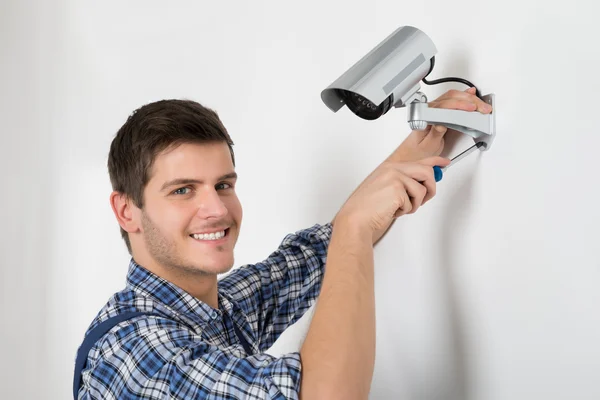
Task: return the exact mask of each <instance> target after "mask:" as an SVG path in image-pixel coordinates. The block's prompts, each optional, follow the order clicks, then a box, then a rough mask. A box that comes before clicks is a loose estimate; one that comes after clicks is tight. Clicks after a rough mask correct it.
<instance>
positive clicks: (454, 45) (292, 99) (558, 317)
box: [0, 0, 600, 400]
mask: <svg viewBox="0 0 600 400" xmlns="http://www.w3.org/2000/svg"><path fill="white" fill-rule="evenodd" d="M599 8H600V6H598V5H597V3H594V2H592V1H591V0H589V1H585V0H574V1H570V2H536V1H533V0H520V1H517V0H505V1H502V2H493V3H492V2H481V1H479V2H477V1H453V2H449V1H443V0H433V1H429V2H398V1H371V2H368V3H367V2H364V1H363V2H358V1H348V0H346V1H328V2H323V1H304V2H295V3H291V2H282V1H255V2H244V1H238V2H191V1H189V2H178V3H169V5H167V4H166V3H164V2H157V1H128V2H117V1H103V2H91V1H65V0H63V1H55V2H52V5H50V4H48V3H46V2H42V1H29V2H27V1H23V2H21V1H13V2H6V1H5V2H3V3H2V5H1V9H0V32H1V35H0V44H1V47H0V56H1V61H2V62H1V63H0V71H1V76H0V79H1V81H0V82H1V83H2V90H1V91H0V101H1V107H0V115H1V116H2V121H3V122H2V124H3V126H2V157H1V158H0V166H1V168H2V171H1V173H0V177H1V179H2V181H1V183H2V189H3V190H2V193H3V196H2V198H1V207H0V209H1V214H0V215H1V216H2V225H3V227H4V229H3V230H2V232H1V233H0V235H2V236H1V238H2V240H1V243H2V248H1V250H2V251H1V253H2V255H1V258H0V261H1V267H0V276H1V279H2V303H1V305H0V307H1V308H0V309H1V310H2V320H3V323H2V326H3V329H2V333H1V335H2V336H1V338H0V339H1V343H2V347H1V351H2V353H1V354H2V355H3V362H2V363H1V365H2V367H1V368H2V369H1V370H0V381H1V382H0V398H7V399H9V398H10V399H16V398H19V399H27V398H32V399H33V398H49V399H64V398H69V397H70V393H71V385H72V370H73V362H74V357H75V352H76V349H77V346H78V345H79V344H80V342H81V340H82V335H83V333H84V331H85V329H86V328H87V326H88V324H89V323H90V322H91V320H92V319H93V318H94V316H95V315H96V313H97V312H98V311H99V309H100V307H102V305H103V304H104V303H105V301H106V300H107V299H108V297H109V296H110V295H112V294H113V293H114V292H115V291H118V290H120V289H121V288H122V287H123V285H124V281H125V275H126V272H127V264H128V261H129V257H128V254H127V251H126V248H125V245H124V243H123V242H122V240H121V238H120V235H119V230H118V225H117V222H116V220H115V218H114V216H113V214H112V211H111V209H110V205H109V201H108V199H109V194H110V190H111V188H110V183H109V179H108V172H107V169H106V160H107V155H108V149H109V145H110V142H111V140H112V138H113V136H114V134H115V133H116V131H117V130H118V128H119V127H120V126H121V124H122V123H123V122H124V121H125V119H126V118H127V116H128V115H129V114H130V113H131V112H132V111H133V110H134V109H136V108H137V107H139V106H141V105H142V104H145V103H148V102H150V101H155V100H159V99H163V98H190V99H193V100H197V101H199V102H201V103H203V104H205V105H207V106H209V107H212V108H214V109H215V110H217V111H218V113H219V115H220V116H221V118H222V120H223V122H224V124H225V126H226V127H227V129H228V130H229V132H230V134H231V135H232V138H233V140H234V142H235V147H234V149H235V151H236V161H237V172H238V174H239V177H240V178H239V183H238V185H237V192H238V195H239V197H240V200H241V202H242V205H243V207H244V221H243V224H242V230H241V234H240V238H239V242H238V246H237V248H236V253H235V256H236V266H239V265H241V264H244V263H254V262H258V261H260V260H262V259H264V258H266V257H267V256H268V255H269V254H270V253H271V252H272V251H273V250H274V249H275V248H276V247H277V246H278V244H279V242H280V241H281V239H283V237H284V236H285V234H287V233H289V232H293V231H295V230H298V229H302V228H305V227H308V226H311V225H313V224H314V223H317V222H318V223H325V222H327V221H329V220H330V219H331V218H332V217H333V215H334V214H335V212H336V211H337V210H338V209H339V207H340V206H341V205H342V203H343V202H344V201H345V200H346V198H347V196H348V195H349V194H350V193H351V192H352V190H353V189H354V188H355V187H356V185H358V184H359V183H360V182H361V181H362V179H364V178H365V177H366V176H367V174H368V173H370V172H371V170H372V169H373V168H375V167H376V166H377V165H378V164H379V162H381V161H382V160H383V159H384V158H385V157H386V156H387V155H389V153H390V152H391V151H393V149H394V148H395V147H396V146H397V145H398V144H399V143H400V142H401V141H402V140H403V139H404V138H405V137H406V135H407V134H408V133H409V130H410V129H409V127H408V124H407V123H406V113H405V110H404V109H394V110H392V111H390V112H389V113H388V114H386V115H385V116H384V117H382V118H380V119H379V120H376V121H364V120H361V119H359V118H358V117H356V116H354V115H353V114H351V113H350V112H349V111H348V109H346V108H344V109H342V110H341V111H340V112H339V113H337V114H334V113H332V112H331V111H330V110H329V109H328V108H327V107H326V106H325V105H324V104H323V103H322V101H321V99H320V92H321V90H322V89H324V88H325V87H327V86H328V85H329V84H330V83H331V82H332V81H333V80H335V79H336V78H337V77H338V76H339V75H340V74H342V73H343V72H344V71H345V70H346V69H347V68H349V67H350V66H351V65H352V64H353V63H354V62H355V61H356V60H358V59H359V58H360V57H362V56H363V55H364V54H366V53H367V52H368V51H369V50H370V49H371V48H373V47H374V46H375V45H376V44H377V43H379V41H381V40H382V39H383V38H385V37H386V36H387V35H389V34H390V33H391V32H393V31H394V30H395V29H397V28H398V27H400V26H403V25H411V26H415V27H417V28H419V29H421V30H422V31H424V32H425V33H426V34H428V35H429V36H430V37H431V38H432V40H433V41H434V43H435V45H436V47H437V49H438V54H437V55H436V66H435V69H434V70H433V72H432V74H431V76H430V78H432V79H434V78H441V77H446V76H458V77H461V78H465V79H468V80H470V81H472V82H473V83H475V84H476V85H478V86H479V88H480V89H481V91H482V93H483V94H486V93H495V94H496V99H497V107H496V114H497V130H498V134H497V137H496V140H495V142H494V144H493V146H492V148H491V150H490V151H488V152H485V153H479V154H477V155H471V156H469V157H468V158H467V159H465V160H463V161H462V162H461V163H460V164H457V165H456V166H455V167H452V168H451V169H449V170H448V172H447V173H446V174H445V176H444V179H443V181H442V182H440V183H439V185H438V195H437V197H436V198H435V199H434V201H432V202H430V203H429V204H427V205H426V206H425V207H423V208H422V209H421V210H420V211H419V212H418V213H417V214H415V215H411V216H408V217H403V218H401V219H400V220H398V221H397V222H396V223H395V224H394V225H393V226H392V228H391V230H390V232H389V233H388V234H387V236H385V237H384V239H383V240H382V241H381V242H380V243H379V244H378V245H377V248H376V252H375V258H376V260H375V264H376V296H377V299H376V304H377V358H376V368H375V374H374V379H373V385H372V391H371V398H372V399H422V400H430V399H449V400H453V399H457V400H458V399H466V400H480V399H481V400H506V399H511V400H517V399H519V400H520V399H523V400H525V399H527V400H529V399H545V400H550V399H552V400H554V399H556V400H558V399H578V400H587V399H599V398H600V379H599V378H600V339H599V338H600V311H599V306H600V290H599V289H598V288H599V286H600V254H599V251H598V241H599V238H600V234H598V226H600V211H599V208H598V204H600V198H599V197H600V196H599V195H600V188H599V186H598V174H597V172H596V170H595V168H597V152H598V149H599V148H600V135H599V133H598V132H599V130H598V126H597V119H596V116H597V115H598V109H597V107H598V101H597V97H598V95H599V93H600V83H599V81H598V79H597V77H596V75H597V71H599V70H600V68H599V67H600V50H599V48H598V45H597V43H596V42H597V38H598V37H600V25H598V24H597V21H596V16H597V15H598V12H599ZM451 88H456V89H460V90H464V89H466V86H464V85H461V84H444V85H438V86H432V87H429V86H425V85H423V86H422V90H423V92H424V93H426V94H427V96H428V97H429V99H430V100H433V99H435V98H436V97H437V96H438V95H440V94H442V93H443V92H445V91H446V90H448V89H451ZM456 139H457V140H454V141H451V142H452V143H449V146H448V148H447V151H446V153H445V155H448V156H452V155H455V154H457V153H458V152H460V151H462V150H464V149H466V148H467V147H468V146H469V145H470V144H472V140H471V139H470V138H468V137H467V136H464V135H463V136H459V137H458V138H456ZM309 322H310V315H307V316H306V318H304V319H302V320H301V321H300V322H299V323H298V324H297V326H294V327H293V328H292V329H290V330H288V331H287V332H285V334H284V336H283V337H282V338H281V340H280V341H279V342H278V343H276V345H275V346H274V348H273V349H272V351H273V352H274V353H277V352H285V351H288V350H294V349H297V348H298V346H299V345H300V343H301V342H302V340H303V335H304V334H305V332H306V329H307V327H308V323H309Z"/></svg>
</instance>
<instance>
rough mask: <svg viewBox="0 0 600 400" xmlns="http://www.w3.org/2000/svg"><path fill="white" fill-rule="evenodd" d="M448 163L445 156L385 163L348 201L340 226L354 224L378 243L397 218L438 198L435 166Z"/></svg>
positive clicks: (340, 212) (339, 221) (340, 215)
mask: <svg viewBox="0 0 600 400" xmlns="http://www.w3.org/2000/svg"><path fill="white" fill-rule="evenodd" d="M448 164H450V160H448V159H447V158H442V157H430V158H426V159H423V160H420V161H418V162H395V161H392V160H385V161H384V162H383V163H381V164H380V165H379V166H378V167H377V168H376V169H375V170H374V171H373V172H372V173H371V174H370V175H369V176H368V177H367V178H366V179H365V180H364V181H363V182H362V183H361V184H360V185H359V186H358V188H357V189H356V190H355V191H354V192H353V193H352V195H351V196H350V197H349V198H348V200H346V202H345V203H344V205H343V206H342V208H341V209H340V211H339V212H338V214H337V215H336V217H335V221H336V222H335V223H336V225H337V224H340V223H341V224H342V225H344V224H352V225H353V228H358V229H359V230H360V231H361V232H366V233H370V234H371V235H372V238H373V244H375V242H377V241H378V240H379V239H380V238H381V236H383V234H384V233H385V232H386V231H387V229H388V228H389V226H390V225H391V223H392V222H393V221H394V220H395V219H396V218H398V217H400V216H402V215H406V214H414V213H415V212H417V210H418V209H419V208H420V207H421V206H422V205H424V204H425V203H427V202H428V201H429V200H431V198H433V197H434V196H435V193H436V182H435V178H434V175H433V167H434V166H435V165H439V166H442V167H444V166H446V165H448ZM342 221H343V222H342ZM346 226H348V225H346Z"/></svg>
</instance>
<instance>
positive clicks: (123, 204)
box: [110, 191, 140, 233]
mask: <svg viewBox="0 0 600 400" xmlns="http://www.w3.org/2000/svg"><path fill="white" fill-rule="evenodd" d="M110 206H111V207H112V210H113V212H114V213H115V217H117V221H118V222H119V225H121V228H123V230H124V231H125V232H128V233H136V232H139V231H140V226H139V222H138V219H137V218H136V216H137V214H138V213H136V211H137V210H139V209H138V208H137V207H136V205H135V204H133V202H132V201H131V199H129V198H128V197H127V196H126V195H125V194H123V193H120V192H116V191H113V192H112V193H111V194H110Z"/></svg>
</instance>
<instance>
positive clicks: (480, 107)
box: [430, 87, 492, 114]
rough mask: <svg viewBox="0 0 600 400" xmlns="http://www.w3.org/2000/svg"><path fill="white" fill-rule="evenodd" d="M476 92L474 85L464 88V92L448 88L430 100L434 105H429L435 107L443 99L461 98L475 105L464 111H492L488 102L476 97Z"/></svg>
mask: <svg viewBox="0 0 600 400" xmlns="http://www.w3.org/2000/svg"><path fill="white" fill-rule="evenodd" d="M476 93H477V89H476V88H474V87H471V88H469V89H467V90H465V91H464V92H461V91H459V90H449V91H448V92H446V93H445V94H444V95H442V96H440V97H439V98H438V99H436V100H434V101H433V102H432V103H434V105H433V106H432V105H431V104H430V107H437V106H439V104H440V103H442V101H445V100H450V99H462V100H465V101H468V102H471V103H473V104H474V105H475V109H472V108H470V109H467V110H464V111H479V112H481V113H483V114H487V113H490V112H491V111H492V106H490V105H489V104H488V103H486V102H485V101H483V100H481V99H480V98H479V97H477V95H476ZM439 108H448V107H439ZM457 109H458V110H462V108H457Z"/></svg>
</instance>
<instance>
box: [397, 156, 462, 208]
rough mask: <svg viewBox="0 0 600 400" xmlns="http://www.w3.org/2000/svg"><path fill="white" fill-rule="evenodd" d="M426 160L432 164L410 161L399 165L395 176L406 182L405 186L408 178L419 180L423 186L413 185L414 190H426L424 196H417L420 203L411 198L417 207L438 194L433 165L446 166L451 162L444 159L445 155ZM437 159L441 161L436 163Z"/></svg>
mask: <svg viewBox="0 0 600 400" xmlns="http://www.w3.org/2000/svg"><path fill="white" fill-rule="evenodd" d="M426 160H427V162H429V163H430V164H431V165H422V164H421V165H420V164H419V163H410V164H404V165H402V166H400V167H398V170H397V173H398V175H396V178H394V179H400V180H401V182H403V183H405V186H407V185H408V183H406V182H407V181H406V179H408V180H410V181H414V182H417V183H418V184H419V186H421V188H417V187H413V190H414V191H416V190H422V189H424V190H425V192H424V193H423V195H422V197H420V196H417V199H418V202H419V204H414V201H413V200H411V202H412V203H413V207H417V208H418V207H420V206H421V205H423V204H425V203H426V202H428V201H429V200H431V199H432V198H433V197H434V196H435V194H436V185H437V184H436V182H435V174H434V172H433V165H442V166H445V165H447V164H448V163H449V162H450V160H448V159H444V158H443V157H431V160H429V159H426ZM444 160H445V161H444ZM435 161H439V162H437V163H436V162H435ZM411 196H412V195H411Z"/></svg>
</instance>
